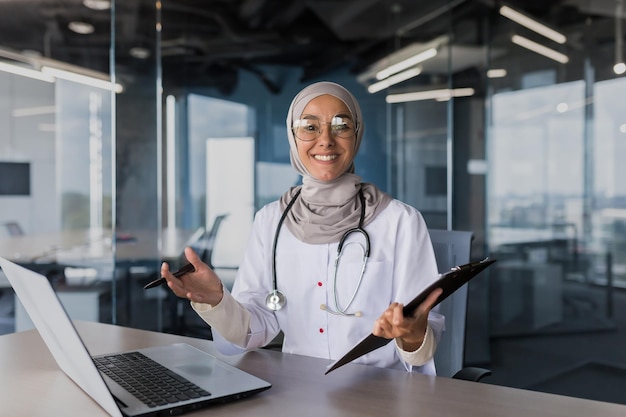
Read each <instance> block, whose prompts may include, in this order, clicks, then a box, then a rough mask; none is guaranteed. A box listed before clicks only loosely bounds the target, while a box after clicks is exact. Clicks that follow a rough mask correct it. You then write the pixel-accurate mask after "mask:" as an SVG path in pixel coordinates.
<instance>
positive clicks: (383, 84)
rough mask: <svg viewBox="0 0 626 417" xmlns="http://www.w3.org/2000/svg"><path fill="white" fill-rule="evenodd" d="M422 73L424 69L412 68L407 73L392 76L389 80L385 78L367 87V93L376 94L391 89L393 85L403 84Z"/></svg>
mask: <svg viewBox="0 0 626 417" xmlns="http://www.w3.org/2000/svg"><path fill="white" fill-rule="evenodd" d="M421 72H422V69H421V68H419V67H414V68H410V69H408V70H406V71H402V72H400V73H398V74H396V75H392V76H391V77H389V78H385V79H384V80H382V81H378V82H376V83H373V84H371V85H370V86H369V87H367V92H368V93H370V94H374V93H377V92H379V91H380V90H384V89H385V88H389V87H391V86H392V85H395V84H398V83H401V82H402V81H406V80H408V79H409V78H413V77H417V76H418V75H420V74H421Z"/></svg>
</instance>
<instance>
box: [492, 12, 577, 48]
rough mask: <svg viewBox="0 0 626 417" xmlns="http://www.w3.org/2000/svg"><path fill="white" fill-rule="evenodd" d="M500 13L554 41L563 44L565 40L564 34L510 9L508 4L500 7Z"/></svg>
mask: <svg viewBox="0 0 626 417" xmlns="http://www.w3.org/2000/svg"><path fill="white" fill-rule="evenodd" d="M499 11H500V14H501V15H502V16H504V17H507V18H509V19H511V20H512V21H514V22H515V23H518V24H520V25H522V26H524V27H526V28H528V29H530V30H532V31H534V32H537V33H538V34H540V35H543V36H545V37H546V38H548V39H551V40H553V41H554V42H557V43H560V44H563V43H565V42H566V41H567V38H566V37H565V35H563V34H562V33H560V32H557V31H556V30H554V29H551V28H549V27H547V26H546V25H544V24H542V23H539V22H538V21H536V20H534V19H532V18H530V17H528V16H526V15H524V14H522V13H520V12H518V11H517V10H514V9H511V8H510V7H508V6H502V7H500V10H499Z"/></svg>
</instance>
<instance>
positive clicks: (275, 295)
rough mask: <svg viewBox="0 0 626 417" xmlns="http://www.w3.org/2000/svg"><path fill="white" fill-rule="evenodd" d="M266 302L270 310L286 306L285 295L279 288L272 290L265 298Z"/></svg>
mask: <svg viewBox="0 0 626 417" xmlns="http://www.w3.org/2000/svg"><path fill="white" fill-rule="evenodd" d="M265 304H266V305H267V308H269V309H270V310H272V311H278V310H280V309H281V308H283V307H284V306H285V295H284V294H283V293H282V292H280V291H278V290H272V292H271V293H269V294H268V295H267V297H266V298H265Z"/></svg>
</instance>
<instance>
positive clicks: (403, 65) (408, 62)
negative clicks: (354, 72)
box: [376, 48, 437, 80]
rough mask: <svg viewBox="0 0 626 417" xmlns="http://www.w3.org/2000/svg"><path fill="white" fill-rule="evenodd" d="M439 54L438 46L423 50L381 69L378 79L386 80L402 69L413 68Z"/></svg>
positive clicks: (377, 75)
mask: <svg viewBox="0 0 626 417" xmlns="http://www.w3.org/2000/svg"><path fill="white" fill-rule="evenodd" d="M435 55H437V48H428V49H427V50H425V51H422V52H420V53H418V54H416V55H413V56H412V57H409V58H407V59H405V60H402V61H400V62H398V63H397V64H393V65H390V66H388V67H387V68H385V69H383V70H380V71H378V72H377V73H376V79H377V80H384V79H385V78H387V77H389V76H391V75H393V74H396V73H398V72H400V71H404V70H405V69H407V68H411V67H413V66H415V65H417V64H419V63H420V62H424V61H426V60H427V59H430V58H432V57H434V56H435Z"/></svg>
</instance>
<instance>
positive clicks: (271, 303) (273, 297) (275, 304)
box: [266, 189, 370, 316]
mask: <svg viewBox="0 0 626 417" xmlns="http://www.w3.org/2000/svg"><path fill="white" fill-rule="evenodd" d="M301 191H302V189H299V190H298V191H297V192H296V194H295V195H294V196H293V197H292V198H291V201H289V203H288V204H287V207H285V210H284V211H283V214H282V215H281V217H280V220H279V221H278V225H277V226H276V233H275V234H274V242H273V245H272V291H271V292H270V293H269V295H268V296H267V298H266V304H267V306H268V308H269V309H270V310H273V311H278V310H280V309H281V308H282V307H283V305H284V304H285V303H286V300H285V296H284V294H283V293H282V292H280V291H279V290H278V277H277V273H276V248H277V246H278V235H279V234H280V229H281V228H282V225H283V223H284V221H285V219H286V218H287V214H288V213H289V211H290V210H291V208H292V207H293V205H294V204H295V202H296V200H297V198H298V197H299V196H300V192H301ZM359 200H360V202H361V215H360V218H359V225H358V226H357V227H354V228H352V229H349V230H347V231H346V232H345V233H344V234H343V235H342V236H341V239H340V240H339V244H338V246H337V257H336V258H335V274H334V278H333V281H334V282H333V289H334V293H335V297H334V301H335V309H336V310H332V309H329V308H328V307H326V306H324V310H326V311H328V312H329V313H331V314H337V315H344V316H352V315H356V316H360V312H357V313H355V314H350V313H347V310H348V308H350V305H351V304H352V302H353V301H354V299H355V297H356V294H357V292H358V291H359V288H360V287H361V283H362V281H363V275H364V273H365V267H366V265H367V259H368V258H369V254H370V237H369V234H368V233H367V232H366V231H365V230H364V229H363V222H364V221H365V196H364V195H363V191H362V190H359ZM352 233H361V234H362V235H363V237H364V238H365V247H363V245H360V244H359V246H361V248H362V249H363V266H362V268H361V274H360V276H359V281H358V283H357V286H356V288H355V290H354V293H353V294H352V296H351V297H350V300H349V302H348V304H347V305H346V306H345V307H343V308H341V307H340V306H339V300H338V296H337V269H338V267H339V259H340V258H341V253H342V250H343V248H344V245H346V239H347V238H348V236H350V234H352Z"/></svg>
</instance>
